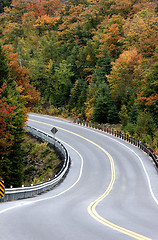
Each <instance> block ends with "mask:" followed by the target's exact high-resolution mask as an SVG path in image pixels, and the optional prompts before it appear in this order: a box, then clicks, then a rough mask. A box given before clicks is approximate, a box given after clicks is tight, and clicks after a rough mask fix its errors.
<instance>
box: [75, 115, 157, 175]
mask: <svg viewBox="0 0 158 240" xmlns="http://www.w3.org/2000/svg"><path fill="white" fill-rule="evenodd" d="M74 123H77V124H79V125H82V126H86V127H90V128H94V129H97V130H101V131H103V132H106V133H109V134H111V135H113V136H115V137H118V138H121V139H123V140H126V141H127V142H129V143H130V144H133V145H135V146H137V147H138V148H140V149H141V150H143V151H144V152H145V153H147V154H148V155H149V156H150V157H151V158H152V161H153V164H154V165H155V167H156V169H157V171H158V156H157V155H156V154H155V153H154V152H153V150H152V149H151V148H149V147H148V146H147V145H145V144H144V143H142V142H141V141H140V140H138V139H135V138H133V137H131V136H130V135H128V134H126V133H122V132H121V131H117V130H115V129H113V128H110V127H108V126H107V125H106V124H98V123H92V122H87V121H85V120H81V119H79V118H74Z"/></svg>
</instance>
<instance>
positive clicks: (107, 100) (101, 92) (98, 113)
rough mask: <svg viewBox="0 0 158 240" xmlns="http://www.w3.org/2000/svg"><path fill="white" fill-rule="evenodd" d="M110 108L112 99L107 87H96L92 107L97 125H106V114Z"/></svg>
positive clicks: (104, 84) (104, 85)
mask: <svg viewBox="0 0 158 240" xmlns="http://www.w3.org/2000/svg"><path fill="white" fill-rule="evenodd" d="M111 106H112V99H111V95H110V91H109V86H108V85H107V84H106V83H102V84H100V85H99V87H98V94H97V97H96V102H95V105H94V121H95V122H98V123H106V122H107V121H108V113H109V110H110V109H111Z"/></svg>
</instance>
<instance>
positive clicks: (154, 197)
mask: <svg viewBox="0 0 158 240" xmlns="http://www.w3.org/2000/svg"><path fill="white" fill-rule="evenodd" d="M30 115H33V116H34V117H41V118H45V119H48V120H50V118H48V117H47V116H44V117H42V116H40V115H38V114H37V115H36V114H30ZM59 120H60V119H59ZM74 125H75V126H78V127H84V126H81V125H77V124H74ZM84 128H85V129H87V130H89V131H93V132H95V133H97V134H100V135H102V136H104V137H107V138H111V139H112V140H114V141H115V142H118V143H119V144H121V145H123V146H124V147H126V148H127V149H128V150H130V151H131V152H132V153H134V154H135V155H136V156H137V158H138V159H139V161H140V163H141V165H142V167H143V170H144V172H145V175H146V178H147V182H148V187H149V191H150V194H151V196H152V198H153V200H154V201H155V202H156V204H157V205H158V199H157V198H156V196H155V195H154V193H153V190H152V186H151V181H150V177H149V175H148V173H147V171H146V168H145V166H144V163H143V161H142V159H141V158H140V157H139V156H138V154H137V153H136V152H135V151H134V150H132V149H130V148H129V147H128V146H126V145H125V144H124V143H122V142H120V141H118V140H117V139H114V138H112V137H111V136H110V135H108V134H103V133H104V132H102V133H101V132H99V131H97V130H96V131H95V130H94V129H93V128H89V127H84Z"/></svg>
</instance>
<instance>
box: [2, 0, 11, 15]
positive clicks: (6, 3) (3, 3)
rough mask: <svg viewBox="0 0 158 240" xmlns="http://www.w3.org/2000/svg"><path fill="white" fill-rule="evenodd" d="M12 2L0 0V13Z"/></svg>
mask: <svg viewBox="0 0 158 240" xmlns="http://www.w3.org/2000/svg"><path fill="white" fill-rule="evenodd" d="M10 4H11V0H1V2H0V13H2V12H3V11H4V7H8V6H9V5H10Z"/></svg>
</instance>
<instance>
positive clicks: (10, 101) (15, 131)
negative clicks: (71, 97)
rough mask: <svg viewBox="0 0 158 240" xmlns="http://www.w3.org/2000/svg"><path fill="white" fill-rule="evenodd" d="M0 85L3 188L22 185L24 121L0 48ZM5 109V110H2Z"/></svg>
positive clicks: (22, 111) (24, 117) (14, 85)
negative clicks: (0, 62)
mask: <svg viewBox="0 0 158 240" xmlns="http://www.w3.org/2000/svg"><path fill="white" fill-rule="evenodd" d="M0 59H1V60H2V64H0V72H1V73H2V75H1V85H2V88H1V89H0V128H1V129H0V130H1V137H2V138H3V139H2V140H4V141H0V176H1V177H2V178H3V179H4V181H5V186H6V187H9V186H10V185H13V186H15V187H17V186H20V185H21V183H22V168H23V152H22V149H21V143H22V138H23V134H24V129H23V127H24V125H25V120H26V110H25V107H24V105H23V99H22V97H21V96H20V93H19V91H18V90H17V87H16V84H15V82H14V81H13V79H11V78H10V76H9V68H8V65H7V59H6V58H5V56H4V53H3V51H2V48H1V47H0ZM4 108H5V109H4Z"/></svg>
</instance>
